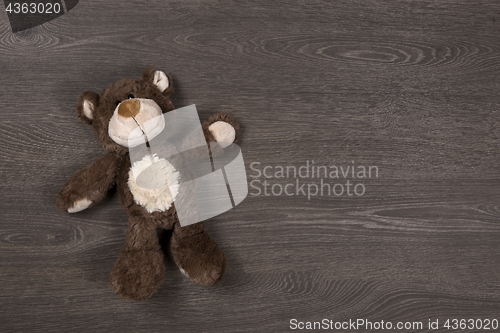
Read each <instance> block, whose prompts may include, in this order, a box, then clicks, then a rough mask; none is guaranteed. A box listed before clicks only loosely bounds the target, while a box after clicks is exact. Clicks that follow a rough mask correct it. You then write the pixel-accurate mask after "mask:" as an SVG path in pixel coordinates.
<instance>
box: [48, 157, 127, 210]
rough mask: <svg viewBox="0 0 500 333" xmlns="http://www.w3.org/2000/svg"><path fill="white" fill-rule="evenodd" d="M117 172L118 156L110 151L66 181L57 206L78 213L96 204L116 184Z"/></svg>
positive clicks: (58, 197) (58, 196)
mask: <svg viewBox="0 0 500 333" xmlns="http://www.w3.org/2000/svg"><path fill="white" fill-rule="evenodd" d="M117 174H118V158H117V156H116V155H115V154H113V153H108V154H107V155H105V156H103V157H101V158H99V159H98V160H97V161H95V162H94V163H93V164H91V165H88V166H86V167H85V168H83V169H82V170H80V171H79V172H78V173H76V174H75V175H74V176H73V177H71V178H70V179H69V180H68V182H66V184H65V185H64V187H63V188H62V190H61V191H60V192H59V194H58V195H57V207H58V208H59V209H61V210H63V211H67V212H69V213H76V212H79V211H82V210H84V209H86V208H88V207H90V206H93V205H95V204H96V203H97V202H99V201H100V200H102V199H103V198H104V197H105V196H106V193H107V192H108V191H109V189H110V188H111V187H112V186H113V185H114V184H115V182H116V177H117Z"/></svg>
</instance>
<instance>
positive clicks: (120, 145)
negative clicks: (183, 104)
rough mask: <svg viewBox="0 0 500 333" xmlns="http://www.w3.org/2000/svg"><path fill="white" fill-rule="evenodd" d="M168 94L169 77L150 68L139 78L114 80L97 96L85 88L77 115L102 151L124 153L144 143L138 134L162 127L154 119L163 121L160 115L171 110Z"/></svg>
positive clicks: (170, 83)
mask: <svg viewBox="0 0 500 333" xmlns="http://www.w3.org/2000/svg"><path fill="white" fill-rule="evenodd" d="M172 93H173V89H172V80H171V78H170V77H169V76H168V75H167V74H165V73H164V72H162V71H159V70H156V71H155V70H154V68H153V67H151V68H149V69H147V70H146V71H145V72H144V73H143V75H142V78H140V79H123V80H120V81H118V82H115V83H113V84H111V85H109V86H108V87H107V88H106V89H104V91H103V92H102V93H101V94H100V95H99V94H97V93H95V92H93V91H85V92H84V93H82V94H81V96H80V100H79V102H78V105H77V115H78V117H79V118H80V119H82V120H83V121H85V122H86V123H88V124H90V125H91V126H92V127H93V129H94V131H95V132H96V134H97V137H98V138H99V141H100V143H101V145H102V147H103V148H104V149H105V150H107V151H110V152H117V153H120V154H124V153H127V152H128V148H129V147H133V146H134V145H135V144H139V143H142V142H144V141H143V137H142V134H144V133H152V134H153V135H154V133H159V132H161V131H162V130H163V128H164V123H163V122H161V121H155V119H158V120H163V117H161V115H162V114H163V113H166V112H168V111H171V110H173V109H174V106H173V104H172V102H171V101H170V94H172ZM138 130H139V131H138Z"/></svg>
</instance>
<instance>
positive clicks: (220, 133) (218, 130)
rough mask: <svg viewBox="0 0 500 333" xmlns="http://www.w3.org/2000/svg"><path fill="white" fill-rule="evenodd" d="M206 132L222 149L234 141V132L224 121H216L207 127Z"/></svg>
mask: <svg viewBox="0 0 500 333" xmlns="http://www.w3.org/2000/svg"><path fill="white" fill-rule="evenodd" d="M208 130H209V131H210V132H211V133H212V135H213V136H214V139H215V141H217V142H218V143H219V145H221V147H222V148H225V147H227V146H229V145H230V144H231V143H233V142H234V140H235V139H236V130H235V129H234V127H233V126H232V125H231V124H229V123H227V122H225V121H216V122H215V123H213V124H212V125H210V126H209V127H208Z"/></svg>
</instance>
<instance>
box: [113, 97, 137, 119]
mask: <svg viewBox="0 0 500 333" xmlns="http://www.w3.org/2000/svg"><path fill="white" fill-rule="evenodd" d="M140 109H141V102H140V101H139V100H138V99H135V98H131V99H127V100H126V101H123V102H121V103H120V106H119V107H118V114H119V115H120V116H122V117H125V118H130V117H135V116H137V114H138V113H139V110H140Z"/></svg>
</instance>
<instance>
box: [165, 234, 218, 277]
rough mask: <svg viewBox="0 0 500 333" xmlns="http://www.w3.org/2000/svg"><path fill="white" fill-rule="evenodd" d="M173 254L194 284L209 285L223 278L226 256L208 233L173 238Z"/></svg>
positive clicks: (183, 272) (182, 271)
mask: <svg viewBox="0 0 500 333" xmlns="http://www.w3.org/2000/svg"><path fill="white" fill-rule="evenodd" d="M172 254H173V256H174V260H175V262H176V263H177V266H178V267H179V270H180V271H181V273H182V274H184V275H185V276H186V277H188V278H189V279H190V280H191V281H193V283H194V284H198V285H206V286H208V285H213V284H216V283H218V282H219V281H220V280H222V275H223V274H224V271H225V268H226V257H225V256H224V253H223V252H222V250H221V249H220V248H219V246H218V245H217V243H216V242H215V241H214V240H213V239H212V238H211V237H210V236H209V235H208V234H207V233H205V232H202V233H200V234H197V235H193V236H189V237H186V238H183V239H181V240H173V242H172Z"/></svg>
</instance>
